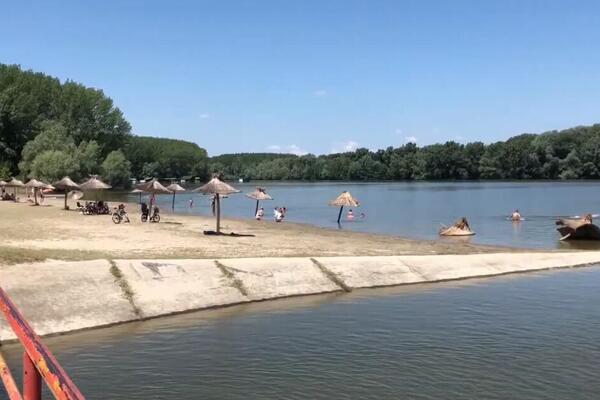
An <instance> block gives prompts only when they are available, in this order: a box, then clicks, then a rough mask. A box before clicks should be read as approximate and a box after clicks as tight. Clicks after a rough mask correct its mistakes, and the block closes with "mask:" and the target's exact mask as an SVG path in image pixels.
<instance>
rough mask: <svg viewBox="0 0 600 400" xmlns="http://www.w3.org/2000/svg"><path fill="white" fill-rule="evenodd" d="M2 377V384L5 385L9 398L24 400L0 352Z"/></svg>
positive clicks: (0, 372) (11, 399) (0, 373)
mask: <svg viewBox="0 0 600 400" xmlns="http://www.w3.org/2000/svg"><path fill="white" fill-rule="evenodd" d="M0 376H1V377H2V383H4V389H6V393H7V394H8V398H9V399H10V400H23V397H22V396H21V392H19V388H18V387H17V384H16V383H15V379H14V378H13V376H12V373H11V372H10V368H8V364H7V363H6V360H5V359H4V355H3V354H2V352H0Z"/></svg>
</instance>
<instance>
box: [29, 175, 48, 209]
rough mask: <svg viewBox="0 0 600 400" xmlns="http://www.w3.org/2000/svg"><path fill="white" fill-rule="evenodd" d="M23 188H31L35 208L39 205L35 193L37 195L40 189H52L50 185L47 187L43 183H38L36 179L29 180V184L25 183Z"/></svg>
mask: <svg viewBox="0 0 600 400" xmlns="http://www.w3.org/2000/svg"><path fill="white" fill-rule="evenodd" d="M25 187H28V188H33V199H34V202H35V203H34V204H35V205H36V206H38V205H39V203H38V201H37V193H38V190H40V189H51V188H53V187H52V185H48V184H47V183H44V182H41V181H38V180H37V179H31V180H30V181H29V182H27V183H26V184H25Z"/></svg>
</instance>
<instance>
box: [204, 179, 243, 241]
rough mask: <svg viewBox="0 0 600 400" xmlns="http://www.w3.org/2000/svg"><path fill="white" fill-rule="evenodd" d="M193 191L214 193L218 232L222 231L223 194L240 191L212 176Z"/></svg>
mask: <svg viewBox="0 0 600 400" xmlns="http://www.w3.org/2000/svg"><path fill="white" fill-rule="evenodd" d="M192 192H199V193H202V194H212V195H214V197H215V207H216V211H217V233H220V232H221V196H226V195H229V194H233V193H239V192H240V191H239V190H237V189H236V188H234V187H233V186H231V185H229V184H227V183H225V182H223V181H222V180H220V179H219V178H218V177H216V176H215V177H214V178H212V179H211V180H210V181H209V182H208V183H207V184H205V185H204V186H200V187H199V188H197V189H194V190H192Z"/></svg>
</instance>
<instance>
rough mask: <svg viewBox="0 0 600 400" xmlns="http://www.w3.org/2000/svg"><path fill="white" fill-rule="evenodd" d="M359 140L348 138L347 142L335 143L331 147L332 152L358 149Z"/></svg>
mask: <svg viewBox="0 0 600 400" xmlns="http://www.w3.org/2000/svg"><path fill="white" fill-rule="evenodd" d="M358 146H359V144H358V142H355V141H354V140H348V141H347V142H339V143H335V144H334V145H333V147H332V149H331V153H347V152H351V151H354V150H356V149H358Z"/></svg>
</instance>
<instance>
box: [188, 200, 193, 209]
mask: <svg viewBox="0 0 600 400" xmlns="http://www.w3.org/2000/svg"><path fill="white" fill-rule="evenodd" d="M188 204H189V205H190V208H192V207H194V199H190V201H189V202H188Z"/></svg>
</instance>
